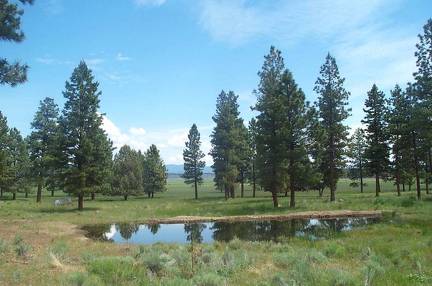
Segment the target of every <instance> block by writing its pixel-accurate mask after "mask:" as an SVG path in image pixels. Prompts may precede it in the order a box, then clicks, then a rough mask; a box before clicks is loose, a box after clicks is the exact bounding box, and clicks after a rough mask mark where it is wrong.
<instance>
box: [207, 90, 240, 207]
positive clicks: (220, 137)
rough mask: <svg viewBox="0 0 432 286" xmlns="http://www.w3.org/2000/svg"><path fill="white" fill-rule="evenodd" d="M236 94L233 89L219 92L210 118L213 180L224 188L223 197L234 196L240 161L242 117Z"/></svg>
mask: <svg viewBox="0 0 432 286" xmlns="http://www.w3.org/2000/svg"><path fill="white" fill-rule="evenodd" d="M237 98H238V96H237V95H235V94H234V92H232V91H229V92H228V93H226V92H225V91H222V92H221V93H220V94H219V96H218V99H217V102H216V113H215V115H214V116H213V118H212V119H213V121H214V122H215V123H216V126H215V128H214V129H213V132H212V134H211V135H210V137H211V141H210V142H211V144H212V149H211V150H210V155H211V156H212V157H213V165H212V168H213V170H214V173H215V177H214V182H215V184H216V186H217V187H218V188H219V189H222V190H224V191H225V199H228V197H229V196H231V197H232V198H234V197H235V193H234V189H235V185H236V182H237V180H238V177H239V166H240V164H241V160H242V157H241V155H242V154H241V148H242V142H243V141H242V139H241V136H242V132H241V130H240V126H241V125H242V124H243V119H241V118H240V112H239V111H238V107H239V106H238V103H237Z"/></svg>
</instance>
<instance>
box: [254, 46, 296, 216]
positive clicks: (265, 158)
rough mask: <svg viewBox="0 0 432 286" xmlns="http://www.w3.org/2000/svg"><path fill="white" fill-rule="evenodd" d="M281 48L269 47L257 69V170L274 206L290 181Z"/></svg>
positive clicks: (277, 204) (276, 205)
mask: <svg viewBox="0 0 432 286" xmlns="http://www.w3.org/2000/svg"><path fill="white" fill-rule="evenodd" d="M284 67H285V66H284V62H283V58H282V55H281V52H280V51H279V50H277V49H275V48H274V47H271V48H270V52H269V54H268V55H266V56H265V57H264V64H263V66H262V69H261V71H260V72H259V73H258V76H259V77H260V83H259V85H258V90H257V91H256V92H255V93H256V95H257V103H256V105H255V107H254V109H255V110H256V111H258V112H259V114H258V116H257V117H256V118H257V137H256V145H257V171H258V172H257V174H258V177H259V180H260V183H261V185H262V187H263V188H264V191H268V192H270V193H271V194H272V199H273V206H274V207H278V206H279V203H278V193H280V192H284V191H285V190H286V189H287V185H288V176H287V159H286V146H285V144H284V143H285V142H284V140H285V134H286V133H284V132H282V128H283V127H284V124H285V122H286V116H287V114H286V113H285V110H284V103H283V101H284V98H283V96H282V93H281V78H282V74H283V71H284Z"/></svg>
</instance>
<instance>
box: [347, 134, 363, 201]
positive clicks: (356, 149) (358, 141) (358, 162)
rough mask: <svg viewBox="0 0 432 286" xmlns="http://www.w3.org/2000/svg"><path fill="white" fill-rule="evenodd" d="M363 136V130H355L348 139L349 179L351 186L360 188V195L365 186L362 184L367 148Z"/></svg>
mask: <svg viewBox="0 0 432 286" xmlns="http://www.w3.org/2000/svg"><path fill="white" fill-rule="evenodd" d="M365 136H366V135H365V133H364V131H363V129H361V128H357V129H356V130H355V131H354V134H353V135H352V136H351V138H350V142H349V151H348V153H349V157H350V159H351V160H350V168H349V177H350V179H351V181H352V183H351V186H360V193H363V187H364V186H365V183H364V182H363V178H364V164H365V151H366V147H367V142H366V138H365ZM359 181H360V182H359Z"/></svg>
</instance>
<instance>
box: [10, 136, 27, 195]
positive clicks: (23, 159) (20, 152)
mask: <svg viewBox="0 0 432 286" xmlns="http://www.w3.org/2000/svg"><path fill="white" fill-rule="evenodd" d="M8 149H9V150H8V151H9V159H8V161H9V162H8V165H9V166H8V169H9V170H8V172H9V176H8V178H9V180H8V182H7V186H6V191H9V192H11V193H12V199H13V200H15V199H16V193H17V192H20V191H21V192H25V193H28V191H29V187H30V178H29V167H30V166H29V165H30V164H29V163H30V160H29V154H28V151H27V146H26V142H25V141H24V139H23V138H22V136H21V134H20V132H19V131H18V129H16V128H12V129H10V131H9V147H8Z"/></svg>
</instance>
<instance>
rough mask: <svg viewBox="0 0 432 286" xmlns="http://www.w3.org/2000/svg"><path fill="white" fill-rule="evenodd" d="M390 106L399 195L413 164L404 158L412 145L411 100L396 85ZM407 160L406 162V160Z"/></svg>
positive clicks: (389, 116) (389, 122) (391, 137)
mask: <svg viewBox="0 0 432 286" xmlns="http://www.w3.org/2000/svg"><path fill="white" fill-rule="evenodd" d="M390 94H391V98H390V101H389V103H390V107H389V110H388V116H387V121H388V133H389V139H390V140H389V143H390V144H391V146H392V148H391V149H392V154H393V156H392V157H393V162H392V164H391V166H392V171H393V172H392V173H393V178H394V180H395V184H396V191H397V194H398V196H400V195H401V188H400V186H401V184H402V183H403V182H404V180H403V178H404V173H405V172H406V171H408V167H409V166H410V165H411V164H410V163H409V161H410V160H408V161H406V160H404V158H405V156H404V154H406V153H407V152H409V148H410V146H411V144H410V141H409V139H408V138H409V132H408V126H409V125H408V124H409V122H408V119H409V114H408V112H409V110H410V107H409V102H408V100H407V97H406V96H405V93H404V92H403V91H402V89H401V88H400V87H399V85H396V86H395V88H394V89H393V90H392V91H391V92H390ZM404 161H405V162H404Z"/></svg>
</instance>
